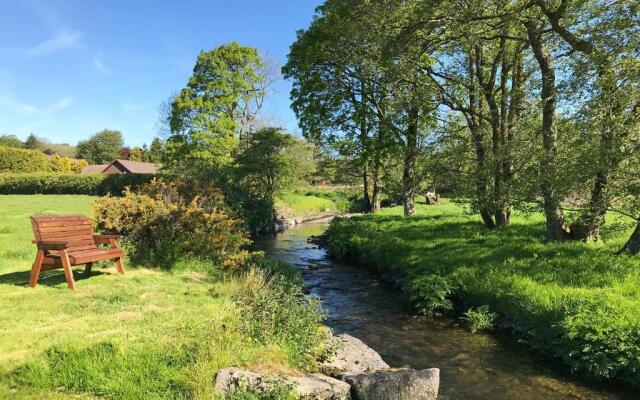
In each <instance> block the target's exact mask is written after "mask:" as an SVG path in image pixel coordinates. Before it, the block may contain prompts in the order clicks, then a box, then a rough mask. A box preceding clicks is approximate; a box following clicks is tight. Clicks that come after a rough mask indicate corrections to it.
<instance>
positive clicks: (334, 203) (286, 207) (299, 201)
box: [276, 186, 363, 218]
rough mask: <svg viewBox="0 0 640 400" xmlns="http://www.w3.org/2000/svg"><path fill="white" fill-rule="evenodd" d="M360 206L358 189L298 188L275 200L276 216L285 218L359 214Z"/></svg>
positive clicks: (360, 197)
mask: <svg viewBox="0 0 640 400" xmlns="http://www.w3.org/2000/svg"><path fill="white" fill-rule="evenodd" d="M362 206H363V204H362V193H360V191H359V190H358V189H352V188H343V187H339V188H335V187H331V186H309V187H306V188H305V187H302V188H298V189H296V190H295V191H293V192H290V193H285V194H282V195H280V196H279V197H278V199H277V200H276V210H277V215H278V216H284V217H286V218H293V217H313V216H318V215H321V214H326V213H343V212H359V211H362Z"/></svg>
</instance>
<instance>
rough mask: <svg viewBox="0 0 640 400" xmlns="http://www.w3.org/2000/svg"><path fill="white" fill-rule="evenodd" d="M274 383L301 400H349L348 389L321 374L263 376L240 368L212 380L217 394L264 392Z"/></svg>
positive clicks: (338, 381)
mask: <svg viewBox="0 0 640 400" xmlns="http://www.w3.org/2000/svg"><path fill="white" fill-rule="evenodd" d="M274 384H279V385H287V386H289V387H290V388H291V391H292V392H293V393H295V394H296V395H297V396H298V397H299V398H301V399H309V400H348V399H350V398H351V397H350V389H351V386H350V385H349V384H348V383H346V382H343V381H341V380H338V379H334V378H331V377H329V376H326V375H322V374H310V375H300V376H279V375H273V376H265V375H261V374H257V373H255V372H251V371H247V370H243V369H240V368H234V367H231V368H225V369H221V370H220V371H218V374H217V375H216V381H215V391H216V393H220V394H224V395H231V394H233V392H234V391H235V390H238V389H239V388H242V387H248V388H251V389H253V390H255V391H256V392H258V393H266V392H268V391H269V390H270V389H271V388H273V387H274Z"/></svg>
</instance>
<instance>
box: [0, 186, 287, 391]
mask: <svg viewBox="0 0 640 400" xmlns="http://www.w3.org/2000/svg"><path fill="white" fill-rule="evenodd" d="M92 201H93V198H91V197H89V196H0V398H3V399H4V398H34V399H46V398H52V399H58V398H94V397H95V398H97V397H101V398H103V397H107V398H118V399H144V398H171V399H173V398H202V399H204V398H207V399H208V398H212V384H213V376H214V374H215V371H217V370H218V369H219V368H220V367H224V366H229V365H248V366H251V367H252V368H255V369H258V370H289V369H293V368H294V367H295V366H299V365H293V364H294V363H295V362H296V361H295V356H296V355H295V354H293V352H292V351H291V349H289V348H287V346H285V345H282V344H277V343H265V342H259V341H256V340H252V339H251V338H249V337H247V336H246V335H245V334H244V333H243V332H244V331H242V330H241V329H240V326H241V324H242V323H243V318H242V312H241V311H240V310H239V309H238V306H237V305H236V303H234V301H233V297H234V296H235V295H236V294H237V293H238V292H240V291H242V290H243V287H245V286H247V284H248V283H247V278H246V276H239V277H235V278H233V277H227V278H218V279H214V278H212V277H211V276H210V275H204V274H200V273H196V272H190V271H189V270H188V268H182V269H181V272H180V271H177V272H165V271H159V270H153V269H146V268H132V267H131V266H129V265H126V264H125V267H126V268H127V274H126V275H125V276H120V275H118V274H116V272H115V268H114V267H113V266H112V265H107V266H96V267H95V268H94V272H93V273H92V274H91V276H88V277H87V276H84V274H83V273H82V272H81V271H82V267H77V268H76V272H75V273H74V275H75V277H76V279H77V282H78V290H77V291H75V292H72V291H69V290H68V289H67V287H66V284H65V281H64V277H63V275H62V272H61V270H55V271H49V272H44V273H43V276H42V277H41V279H40V283H39V285H38V287H37V288H35V289H30V288H28V287H26V282H27V280H28V275H29V270H30V265H31V262H32V260H33V257H34V255H35V249H34V246H33V245H32V244H31V240H32V232H31V225H30V222H29V218H28V217H29V216H30V215H33V214H72V213H82V214H87V215H89V214H90V213H91V203H92ZM292 360H293V361H292Z"/></svg>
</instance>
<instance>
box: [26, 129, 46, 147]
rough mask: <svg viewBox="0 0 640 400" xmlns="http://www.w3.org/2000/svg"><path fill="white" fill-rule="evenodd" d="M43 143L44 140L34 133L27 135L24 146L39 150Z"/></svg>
mask: <svg viewBox="0 0 640 400" xmlns="http://www.w3.org/2000/svg"><path fill="white" fill-rule="evenodd" d="M43 144H44V143H43V141H42V140H40V138H38V137H37V136H36V135H34V134H33V133H32V134H30V135H29V136H28V137H27V140H25V141H24V146H23V147H24V148H25V149H29V150H39V149H41V148H42V146H43Z"/></svg>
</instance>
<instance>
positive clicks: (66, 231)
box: [31, 215, 97, 252]
mask: <svg viewBox="0 0 640 400" xmlns="http://www.w3.org/2000/svg"><path fill="white" fill-rule="evenodd" d="M31 226H32V227H33V234H34V236H35V238H36V240H69V241H72V242H74V246H72V247H69V248H68V249H67V251H69V252H72V251H81V250H92V249H96V248H97V246H96V243H95V242H94V240H93V228H92V226H91V222H90V221H89V218H87V217H86V216H84V215H64V216H56V215H47V216H33V217H31Z"/></svg>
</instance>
